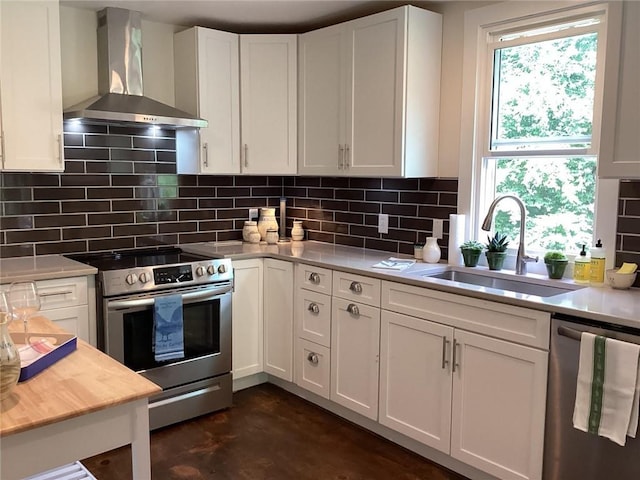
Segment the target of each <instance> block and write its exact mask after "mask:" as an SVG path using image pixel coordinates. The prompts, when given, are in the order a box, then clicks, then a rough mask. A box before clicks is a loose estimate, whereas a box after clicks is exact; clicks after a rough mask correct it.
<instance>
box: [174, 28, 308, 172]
mask: <svg viewBox="0 0 640 480" xmlns="http://www.w3.org/2000/svg"><path fill="white" fill-rule="evenodd" d="M296 45H297V38H296V36H295V35H237V34H235V33H228V32H221V31H217V30H211V29H207V28H202V27H194V28H190V29H188V30H185V31H182V32H179V33H177V34H176V35H175V38H174V50H175V99H176V107H178V108H180V109H182V110H185V111H187V112H190V113H193V114H196V115H199V116H200V117H202V118H204V119H205V120H207V121H208V122H209V126H208V127H206V128H202V129H200V130H199V131H198V130H195V129H181V130H178V131H177V132H176V136H177V139H178V147H177V156H178V158H177V161H178V173H208V174H226V175H233V174H239V173H243V174H257V175H272V174H273V175H287V174H295V173H296V170H297V157H296V155H297V147H296V142H297V138H296V129H297V117H296V115H297V77H296V76H297V51H296Z"/></svg>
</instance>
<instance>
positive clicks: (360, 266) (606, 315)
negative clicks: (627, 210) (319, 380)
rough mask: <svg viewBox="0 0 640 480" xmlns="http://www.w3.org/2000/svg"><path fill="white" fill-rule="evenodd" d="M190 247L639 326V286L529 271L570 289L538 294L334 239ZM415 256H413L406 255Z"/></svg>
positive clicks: (530, 278)
mask: <svg viewBox="0 0 640 480" xmlns="http://www.w3.org/2000/svg"><path fill="white" fill-rule="evenodd" d="M180 247H181V248H182V249H184V250H185V251H187V252H191V253H196V254H201V255H206V256H209V257H213V258H219V257H226V258H231V259H232V260H241V259H248V258H260V257H268V258H279V259H283V260H289V261H295V262H301V263H306V264H311V265H317V266H320V267H326V268H331V269H336V270H342V271H346V272H352V273H358V274H364V275H368V276H372V277H376V278H381V279H383V280H392V281H398V282H403V283H407V284H410V285H417V286H422V287H426V288H432V289H434V290H441V291H447V292H451V293H458V294H462V295H467V296H471V297H476V298H481V299H486V300H492V301H497V302H502V303H508V304H511V305H519V306H524V307H528V308H535V309H537V310H543V311H547V312H552V313H563V314H566V315H574V316H576V317H580V318H584V319H590V320H595V321H599V322H608V323H612V324H616V325H622V326H628V327H635V328H640V289H638V288H632V289H629V290H614V289H612V288H611V287H609V286H607V285H605V286H602V287H589V286H586V287H585V286H582V285H576V284H575V283H574V282H573V281H571V280H565V279H563V280H549V279H548V278H546V277H545V276H541V275H531V274H530V275H527V277H526V280H527V282H530V283H536V284H539V285H548V286H557V287H562V288H567V289H577V290H568V291H567V293H562V294H559V295H554V296H551V297H539V296H535V295H526V294H520V293H514V292H507V291H502V290H498V289H493V288H487V287H480V286H475V285H469V284H462V283H458V282H452V281H446V280H438V279H434V278H425V277H424V276H422V275H420V273H423V272H424V273H437V272H438V271H441V270H444V269H446V268H447V267H449V265H447V264H446V263H438V264H428V263H422V262H417V263H416V264H415V265H413V266H412V267H410V268H408V269H406V270H403V271H394V270H388V269H379V268H373V265H374V264H376V263H378V262H379V261H381V260H386V259H388V258H389V257H392V256H398V255H395V254H393V253H389V252H383V251H378V250H366V249H363V248H356V247H347V246H342V245H333V244H329V243H321V242H313V241H304V242H288V243H281V244H277V245H266V244H259V245H256V244H248V243H243V242H239V241H238V242H221V243H214V242H205V243H193V244H185V245H181V246H180ZM401 257H403V258H405V257H406V258H411V257H409V256H401ZM456 268H458V269H463V270H466V271H470V272H477V273H482V271H483V270H484V271H486V270H487V269H486V268H482V267H475V268H465V267H462V266H460V267H456ZM498 275H500V276H502V277H506V278H509V277H511V278H513V279H514V280H522V279H523V278H522V277H521V276H517V275H515V274H514V273H513V272H509V271H501V272H499V273H498Z"/></svg>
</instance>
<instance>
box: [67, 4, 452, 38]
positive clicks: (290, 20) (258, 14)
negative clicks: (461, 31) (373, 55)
mask: <svg viewBox="0 0 640 480" xmlns="http://www.w3.org/2000/svg"><path fill="white" fill-rule="evenodd" d="M408 3H411V4H413V5H418V6H422V7H426V8H429V7H430V6H431V7H433V5H434V4H438V3H441V1H440V2H438V1H436V2H426V1H411V2H410V1H408V0H405V1H403V0H61V1H60V4H61V5H63V6H68V7H75V8H84V9H90V10H96V11H97V10H100V9H102V8H104V7H120V8H127V9H130V10H136V11H139V12H141V13H142V18H143V19H145V20H149V21H153V22H160V23H169V24H174V25H184V26H193V25H199V26H204V27H210V28H218V29H222V30H230V31H234V32H236V33H258V32H260V33H275V32H278V33H302V32H305V31H309V30H312V29H315V28H318V27H323V26H326V25H332V24H335V23H339V22H342V21H345V20H350V19H353V18H357V17H361V16H364V15H369V14H371V13H376V12H380V11H383V10H388V9H389V8H393V7H397V6H400V5H405V4H408ZM432 9H434V8H432ZM434 10H435V9H434Z"/></svg>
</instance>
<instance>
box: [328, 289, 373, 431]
mask: <svg viewBox="0 0 640 480" xmlns="http://www.w3.org/2000/svg"><path fill="white" fill-rule="evenodd" d="M379 347H380V309H379V308H376V307H372V306H370V305H365V304H362V303H355V302H353V301H350V300H345V299H343V298H336V297H334V298H333V300H332V315H331V395H330V399H331V400H333V401H334V402H336V403H338V404H340V405H342V406H344V407H347V408H350V409H351V410H353V411H355V412H357V413H360V414H361V415H364V416H365V417H368V418H371V419H373V420H376V419H377V418H378V364H379V351H380V349H379Z"/></svg>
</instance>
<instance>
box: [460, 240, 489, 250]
mask: <svg viewBox="0 0 640 480" xmlns="http://www.w3.org/2000/svg"><path fill="white" fill-rule="evenodd" d="M460 250H473V251H475V252H481V251H482V250H484V245H482V244H481V243H480V242H476V241H475V240H467V241H466V242H464V243H463V244H462V245H460Z"/></svg>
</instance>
